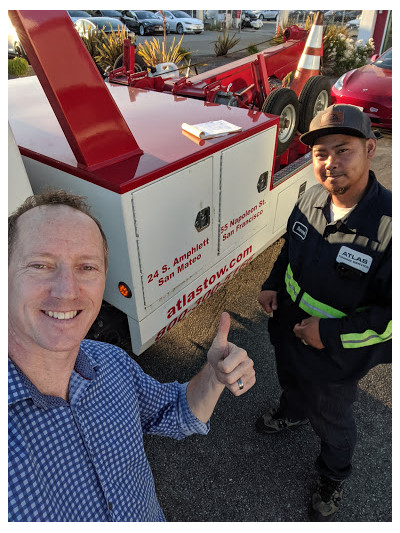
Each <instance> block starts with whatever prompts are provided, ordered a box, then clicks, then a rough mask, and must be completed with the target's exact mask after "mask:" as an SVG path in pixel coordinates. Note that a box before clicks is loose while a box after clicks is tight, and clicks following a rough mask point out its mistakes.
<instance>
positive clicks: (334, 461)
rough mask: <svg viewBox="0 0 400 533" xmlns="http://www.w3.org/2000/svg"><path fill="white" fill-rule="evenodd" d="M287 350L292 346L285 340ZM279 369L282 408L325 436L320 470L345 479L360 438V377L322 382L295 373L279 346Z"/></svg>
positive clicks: (289, 416)
mask: <svg viewBox="0 0 400 533" xmlns="http://www.w3.org/2000/svg"><path fill="white" fill-rule="evenodd" d="M285 345H286V346H285V348H284V349H285V350H287V349H288V345H287V343H285ZM275 354H276V361H277V372H278V378H279V383H280V386H281V388H282V395H281V399H280V409H281V411H282V413H283V414H284V416H285V417H286V418H289V419H290V420H292V421H294V420H301V419H304V418H308V419H309V420H310V423H311V426H312V428H313V429H314V431H315V433H316V434H317V435H318V437H319V438H320V439H321V451H320V454H319V457H318V458H317V461H316V466H317V470H318V472H319V473H320V474H323V475H325V476H327V477H329V478H331V479H336V480H343V479H346V478H347V477H349V475H350V473H351V468H352V466H351V460H352V456H353V452H354V448H355V445H356V440H357V429H356V424H355V420H354V416H353V403H354V401H355V400H356V399H357V390H358V382H357V380H353V381H347V382H344V383H319V382H313V381H309V380H306V379H303V378H300V377H298V376H296V375H294V374H293V373H292V372H291V369H290V368H288V367H287V364H286V361H287V358H286V354H285V353H280V348H279V346H275Z"/></svg>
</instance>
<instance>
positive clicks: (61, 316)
mask: <svg viewBox="0 0 400 533" xmlns="http://www.w3.org/2000/svg"><path fill="white" fill-rule="evenodd" d="M43 313H44V314H45V315H46V316H49V317H50V318H56V319H57V320H71V319H72V318H75V317H76V315H77V314H79V313H80V311H43Z"/></svg>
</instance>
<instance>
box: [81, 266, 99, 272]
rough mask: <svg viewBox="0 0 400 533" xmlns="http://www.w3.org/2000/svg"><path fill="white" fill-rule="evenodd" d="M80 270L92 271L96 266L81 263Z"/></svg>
mask: <svg viewBox="0 0 400 533" xmlns="http://www.w3.org/2000/svg"><path fill="white" fill-rule="evenodd" d="M82 270H85V272H92V271H93V270H96V268H95V267H94V266H92V265H83V266H82Z"/></svg>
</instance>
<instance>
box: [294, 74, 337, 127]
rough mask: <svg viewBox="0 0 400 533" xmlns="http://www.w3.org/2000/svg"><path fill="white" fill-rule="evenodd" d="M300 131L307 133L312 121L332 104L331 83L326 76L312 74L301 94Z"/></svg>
mask: <svg viewBox="0 0 400 533" xmlns="http://www.w3.org/2000/svg"><path fill="white" fill-rule="evenodd" d="M299 104H300V113H299V115H300V118H299V127H298V129H299V131H300V133H305V132H306V131H308V128H309V127H310V122H311V121H312V119H313V118H314V117H315V115H316V114H317V113H318V112H319V111H323V110H324V109H326V108H327V107H329V106H330V105H331V84H330V83H329V80H328V78H326V77H325V76H312V77H311V78H310V79H308V80H307V81H306V83H305V85H304V87H303V89H302V90H301V93H300V96H299Z"/></svg>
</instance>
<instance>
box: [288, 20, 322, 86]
mask: <svg viewBox="0 0 400 533" xmlns="http://www.w3.org/2000/svg"><path fill="white" fill-rule="evenodd" d="M323 22H324V13H323V12H322V11H318V12H317V13H316V14H315V18H314V23H313V25H312V27H311V30H310V33H309V35H308V38H307V42H306V45H305V47H304V50H303V53H302V54H301V57H300V61H299V63H298V65H297V69H296V73H295V75H294V79H293V81H292V83H291V85H290V88H291V89H292V90H293V91H294V92H295V93H296V94H297V96H299V94H300V92H301V90H302V88H303V87H304V84H305V83H306V81H307V80H308V79H309V78H311V76H318V74H319V68H320V64H321V57H322V54H323V48H322V34H323Z"/></svg>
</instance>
